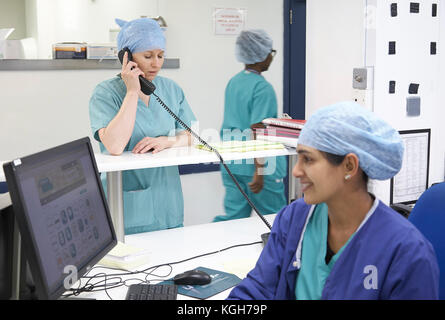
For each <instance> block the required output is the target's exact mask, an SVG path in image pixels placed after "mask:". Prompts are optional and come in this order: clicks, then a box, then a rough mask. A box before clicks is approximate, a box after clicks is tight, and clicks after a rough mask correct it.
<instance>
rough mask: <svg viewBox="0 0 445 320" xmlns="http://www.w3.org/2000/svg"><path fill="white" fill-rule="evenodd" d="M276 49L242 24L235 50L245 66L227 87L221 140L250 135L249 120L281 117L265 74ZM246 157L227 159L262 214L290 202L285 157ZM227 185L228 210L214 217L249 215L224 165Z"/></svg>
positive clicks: (263, 35) (265, 37)
mask: <svg viewBox="0 0 445 320" xmlns="http://www.w3.org/2000/svg"><path fill="white" fill-rule="evenodd" d="M275 53H276V51H275V50H274V49H273V47H272V39H271V38H270V37H269V35H268V34H267V33H266V32H265V31H264V30H244V31H242V32H241V33H240V35H239V36H238V38H237V39H236V45H235V55H236V58H237V60H238V61H239V62H242V63H244V65H245V67H244V70H242V71H241V72H239V73H238V74H236V75H235V76H234V77H233V78H231V79H230V81H229V83H228V84H227V87H226V90H225V99H224V121H223V124H222V128H221V132H220V133H221V138H222V140H250V139H251V138H252V131H251V130H250V128H251V125H253V124H255V123H258V122H261V121H262V120H264V119H265V118H276V117H277V108H278V106H277V98H276V95H275V91H274V89H273V87H272V85H271V84H270V83H269V82H268V81H267V80H266V79H265V78H264V77H263V76H262V73H263V72H265V71H267V70H268V69H269V66H270V64H271V63H272V60H273V56H274V55H275ZM249 161H251V160H247V162H246V160H243V161H242V163H233V164H228V167H229V169H230V171H231V172H232V173H233V174H234V176H235V178H236V179H237V181H238V182H239V184H240V186H241V187H242V188H243V190H244V191H245V192H246V194H247V195H248V196H249V199H251V201H252V202H253V204H254V205H255V207H257V209H258V210H259V211H260V213H261V214H271V213H277V212H278V211H279V210H280V209H281V208H282V207H283V206H285V205H286V197H285V194H284V192H285V189H284V183H283V178H284V177H285V176H286V174H287V161H286V157H277V158H275V157H271V158H267V159H255V161H254V163H248V162H249ZM221 173H222V180H223V183H224V187H225V189H226V194H225V197H224V209H225V215H220V216H216V217H215V218H214V220H213V221H214V222H217V221H224V220H230V219H238V218H245V217H248V216H250V214H251V207H250V206H249V203H248V202H247V200H246V199H245V198H244V197H243V195H242V194H241V192H240V191H239V190H238V188H237V187H236V185H235V183H234V182H233V181H232V179H231V178H230V176H229V174H228V173H227V172H226V171H225V169H224V168H221Z"/></svg>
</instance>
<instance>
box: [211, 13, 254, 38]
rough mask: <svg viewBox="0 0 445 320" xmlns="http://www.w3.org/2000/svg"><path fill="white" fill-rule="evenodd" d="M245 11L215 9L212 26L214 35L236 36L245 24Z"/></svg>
mask: <svg viewBox="0 0 445 320" xmlns="http://www.w3.org/2000/svg"><path fill="white" fill-rule="evenodd" d="M246 15H247V10H246V9H236V8H215V9H214V11H213V24H214V29H215V34H216V35H238V34H239V33H240V32H241V31H242V30H243V29H244V27H245V24H246Z"/></svg>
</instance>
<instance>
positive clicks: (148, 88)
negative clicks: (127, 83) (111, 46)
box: [117, 47, 156, 96]
mask: <svg viewBox="0 0 445 320" xmlns="http://www.w3.org/2000/svg"><path fill="white" fill-rule="evenodd" d="M125 52H128V61H133V55H132V54H131V51H130V49H128V47H125V48H123V49H122V50H121V51H119V53H118V54H117V56H118V57H119V61H120V62H121V64H122V63H124V54H125ZM139 83H140V84H141V91H142V92H143V93H144V94H146V95H147V96H149V95H151V94H152V93H153V92H154V91H155V90H156V86H155V85H154V84H153V83H152V82H151V81H150V80H147V79H145V78H144V77H143V76H139Z"/></svg>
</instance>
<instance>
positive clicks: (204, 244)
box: [74, 214, 275, 300]
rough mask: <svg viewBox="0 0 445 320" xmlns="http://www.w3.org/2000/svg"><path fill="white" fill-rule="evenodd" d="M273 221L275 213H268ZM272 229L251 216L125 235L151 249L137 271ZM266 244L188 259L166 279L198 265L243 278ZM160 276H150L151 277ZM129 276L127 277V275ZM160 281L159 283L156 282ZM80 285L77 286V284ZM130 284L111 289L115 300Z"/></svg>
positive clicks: (223, 294) (100, 293) (165, 270)
mask: <svg viewBox="0 0 445 320" xmlns="http://www.w3.org/2000/svg"><path fill="white" fill-rule="evenodd" d="M265 217H266V219H267V220H268V221H269V223H270V224H272V223H273V220H274V218H275V214H273V215H266V216H265ZM265 232H269V229H268V228H267V227H266V225H265V224H264V223H263V222H262V221H261V219H260V218H258V217H250V218H244V219H238V220H230V221H223V222H216V223H207V224H201V225H194V226H187V227H183V228H176V229H169V230H161V231H153V232H146V233H139V234H134V235H128V236H125V242H126V243H128V244H130V245H133V246H136V247H139V248H144V249H147V250H149V252H150V253H149V260H150V262H149V263H148V264H147V265H146V266H140V267H138V268H137V270H143V269H144V268H148V267H150V266H155V265H159V264H163V263H170V262H176V261H181V260H184V259H187V258H191V257H194V256H198V255H202V254H204V253H208V252H213V251H218V250H221V249H224V248H227V247H230V246H233V245H237V244H245V243H252V242H256V241H261V238H260V236H261V234H262V233H265ZM262 248H263V247H262V244H254V245H250V246H244V247H237V248H232V249H229V250H226V251H223V252H219V253H216V254H212V255H209V256H205V257H200V258H196V259H193V260H190V261H187V262H183V263H180V264H176V265H173V266H172V267H173V269H172V273H171V275H169V276H168V277H167V278H165V279H162V280H166V279H168V278H172V277H173V276H174V275H176V274H178V273H181V272H183V271H186V270H191V269H194V268H197V267H206V268H210V269H216V270H220V271H224V272H229V273H234V274H236V275H237V276H238V277H240V278H241V279H243V278H244V277H245V276H246V275H247V273H248V272H249V271H250V270H251V269H252V268H253V267H254V266H255V263H256V261H257V260H258V257H259V255H260V253H261V251H262ZM169 270H170V269H169V268H168V267H163V268H161V269H159V270H158V271H157V272H155V273H160V274H164V275H166V274H167V273H168V271H169ZM100 272H107V274H109V275H110V276H111V275H112V274H113V273H114V272H115V271H106V269H102V268H100V269H94V270H92V271H91V272H90V275H93V274H97V273H100ZM126 277H128V278H139V279H144V278H145V275H144V274H139V275H131V276H126ZM150 278H152V279H154V278H156V279H159V277H154V276H152V277H149V279H150ZM124 279H125V278H124ZM154 283H156V282H154ZM74 287H76V285H75V286H74ZM127 290H128V289H127V287H125V286H121V287H118V288H114V289H110V290H108V294H109V295H110V296H111V298H112V299H113V300H122V299H125V295H126V293H127ZM231 290H232V288H230V289H227V290H226V291H223V292H221V293H219V294H217V295H215V296H213V297H211V299H225V298H226V297H227V296H228V294H229V293H230V291H231ZM79 297H82V298H94V299H99V300H109V299H110V298H109V297H108V296H107V295H106V293H105V292H103V291H98V292H84V293H82V294H80V295H79ZM178 299H194V298H191V297H188V296H182V295H178Z"/></svg>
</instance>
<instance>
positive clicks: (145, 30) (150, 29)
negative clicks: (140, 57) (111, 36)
mask: <svg viewBox="0 0 445 320" xmlns="http://www.w3.org/2000/svg"><path fill="white" fill-rule="evenodd" d="M115 21H116V23H117V24H118V25H119V26H120V27H121V30H120V31H119V34H118V35H117V49H118V50H121V49H123V48H125V47H128V49H130V51H131V52H132V53H135V52H143V51H148V50H155V49H161V50H164V51H165V37H164V34H163V31H162V29H161V27H160V26H159V24H158V23H157V22H156V21H155V20H153V19H148V18H140V19H135V20H131V21H128V22H127V21H124V20H121V19H115Z"/></svg>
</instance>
